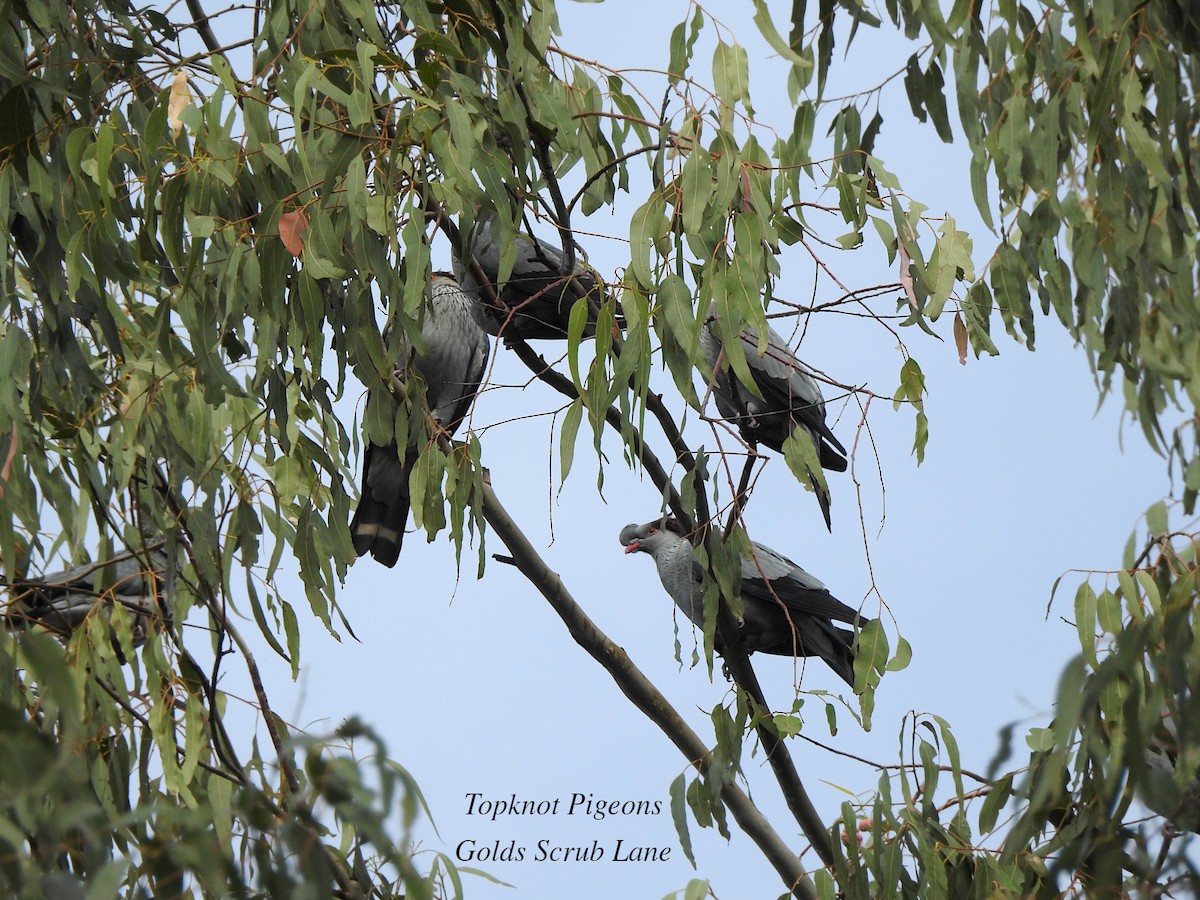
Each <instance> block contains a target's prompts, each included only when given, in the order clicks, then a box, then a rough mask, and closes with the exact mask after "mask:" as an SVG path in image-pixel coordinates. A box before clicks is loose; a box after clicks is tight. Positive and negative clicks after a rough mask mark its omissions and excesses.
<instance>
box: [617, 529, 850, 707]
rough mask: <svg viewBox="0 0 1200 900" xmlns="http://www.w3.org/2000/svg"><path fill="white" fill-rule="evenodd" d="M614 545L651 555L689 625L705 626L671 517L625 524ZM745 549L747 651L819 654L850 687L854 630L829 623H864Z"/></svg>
mask: <svg viewBox="0 0 1200 900" xmlns="http://www.w3.org/2000/svg"><path fill="white" fill-rule="evenodd" d="M620 540H621V544H622V545H623V546H624V547H625V552H626V553H634V552H637V551H641V552H642V553H649V554H650V555H651V556H652V557H653V558H654V564H655V565H656V566H657V567H658V577H659V578H660V579H662V583H663V587H664V588H666V589H667V593H668V594H670V595H671V598H672V599H673V600H674V601H675V604H676V606H678V607H679V608H680V609H681V610H683V613H684V615H686V616H687V617H688V618H689V619H690V620H691V621H692V623H693V624H695V625H697V626H701V627H703V624H704V599H703V594H704V592H703V582H704V571H703V567H702V566H701V565H700V562H699V561H698V560H697V559H696V557H695V555H694V554H693V552H692V543H691V541H689V540H688V539H687V537H686V536H685V535H684V534H683V533H682V530H681V529H680V527H679V524H678V523H677V522H676V521H675V520H674V519H662V520H656V521H653V522H647V523H646V524H644V525H626V526H625V527H624V528H622V529H621V538H620ZM751 547H752V548H753V556H752V557H751V558H748V559H743V560H742V580H741V584H740V586H739V592H740V594H741V598H742V606H743V619H742V623H741V635H742V639H743V641H744V646H745V650H746V652H747V653H755V652H758V653H770V654H774V655H777V656H819V657H820V658H821V659H823V660H824V661H825V662H826V664H827V665H828V666H829V668H831V669H833V671H834V672H835V673H836V674H837V675H838V677H839V678H841V679H842V680H843V681H845V682H846V683H847V684H848V685H850V686H851V687H854V633H853V632H852V631H848V630H847V629H844V628H838V627H837V626H835V625H834V624H833V622H834V621H838V622H846V623H848V624H850V625H856V626H858V627H859V628H861V627H862V626H864V625H866V624H867V622H868V621H870V620H869V619H866V618H863V617H862V616H860V615H859V614H858V613H857V612H856V611H855V610H853V609H851V608H850V607H849V606H847V605H846V604H844V603H842V602H841V601H840V600H838V599H837V598H836V597H834V596H833V595H832V594H830V593H829V591H828V590H826V588H825V585H823V584H822V583H821V582H820V581H818V580H817V579H816V578H814V577H813V576H811V575H809V574H808V573H807V572H805V571H804V570H803V569H802V568H800V567H799V566H798V565H796V564H795V563H794V562H792V561H791V560H790V559H788V558H787V557H785V556H781V555H780V554H778V553H776V552H775V551H774V550H772V549H771V548H770V547H764V546H763V545H762V544H759V543H756V542H753V541H752V542H751ZM764 576H765V577H764ZM789 619H790V620H791V621H790V623H789V621H788V620H789ZM717 649H718V650H720V649H721V648H720V647H718V648H717Z"/></svg>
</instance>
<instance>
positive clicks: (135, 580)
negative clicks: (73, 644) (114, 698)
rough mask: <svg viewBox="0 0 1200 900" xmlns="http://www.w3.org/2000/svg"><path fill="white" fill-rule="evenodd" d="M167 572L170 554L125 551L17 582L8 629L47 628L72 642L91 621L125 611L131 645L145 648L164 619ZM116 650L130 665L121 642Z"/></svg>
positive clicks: (7, 612) (8, 611)
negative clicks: (120, 609) (153, 627)
mask: <svg viewBox="0 0 1200 900" xmlns="http://www.w3.org/2000/svg"><path fill="white" fill-rule="evenodd" d="M147 563H148V564H149V565H147ZM166 568H167V557H166V554H165V553H164V552H163V551H162V549H161V548H158V549H155V550H152V551H150V552H149V553H133V552H130V551H125V552H122V553H119V554H116V555H115V556H113V557H112V558H111V559H108V560H105V561H103V562H97V563H92V564H89V565H85V566H77V567H75V568H73V569H67V570H65V571H62V572H55V573H53V574H50V575H44V576H42V577H41V578H29V577H25V578H21V579H16V580H14V581H13V583H12V584H10V585H9V595H10V597H11V600H10V601H9V603H8V606H7V608H6V609H5V613H4V621H5V626H6V627H7V628H8V629H9V630H12V631H19V630H24V629H28V628H32V627H41V628H43V629H46V630H47V631H50V632H52V633H53V634H55V635H58V636H59V637H61V638H63V639H67V638H69V637H70V636H71V635H72V634H73V633H74V632H75V631H76V630H77V629H78V628H80V627H81V626H82V625H83V624H84V623H85V622H86V621H87V619H88V617H89V616H98V615H111V610H112V608H113V607H115V606H118V605H119V606H121V607H123V608H124V609H125V611H126V612H127V614H128V616H129V621H130V634H129V639H130V643H131V644H132V646H134V647H140V646H141V645H142V644H143V643H145V640H146V635H147V630H148V629H149V627H150V626H151V623H152V622H155V621H158V618H159V614H160V609H161V603H162V600H163V587H164V580H163V579H164V575H165V573H166ZM112 644H113V647H114V648H115V649H116V651H117V655H118V656H119V657H121V661H122V662H124V661H125V660H124V658H123V654H122V653H121V649H120V642H119V641H118V640H117V638H116V637H115V636H114V637H113V641H112Z"/></svg>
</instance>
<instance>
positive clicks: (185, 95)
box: [167, 72, 192, 137]
mask: <svg viewBox="0 0 1200 900" xmlns="http://www.w3.org/2000/svg"><path fill="white" fill-rule="evenodd" d="M187 80H188V79H187V73H186V72H176V73H175V80H174V81H172V82H171V97H170V99H169V100H168V101H167V123H168V124H169V125H170V126H171V135H172V137H179V132H181V131H183V123H182V122H180V121H179V114H180V113H181V112H183V111H184V110H185V109H187V108H188V106H189V105H191V102H192V92H191V91H189V90H188V86H187Z"/></svg>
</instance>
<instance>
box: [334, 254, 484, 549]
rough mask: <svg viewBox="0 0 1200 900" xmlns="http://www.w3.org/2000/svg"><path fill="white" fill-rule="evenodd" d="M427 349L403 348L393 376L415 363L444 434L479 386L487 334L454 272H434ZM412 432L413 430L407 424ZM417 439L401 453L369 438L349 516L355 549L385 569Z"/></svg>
mask: <svg viewBox="0 0 1200 900" xmlns="http://www.w3.org/2000/svg"><path fill="white" fill-rule="evenodd" d="M421 338H422V341H423V342H424V344H425V352H424V353H418V352H417V351H416V349H415V348H414V347H410V346H406V347H403V348H401V352H400V358H399V359H398V360H397V361H396V369H395V376H396V378H397V379H398V380H400V381H401V382H403V381H404V380H405V379H406V377H407V373H408V367H409V366H414V367H415V368H416V369H418V370H419V371H420V373H421V376H422V378H423V379H424V380H425V398H426V401H427V403H428V404H429V411H430V413H431V414H432V415H433V418H434V419H435V420H436V421H437V422H438V423H440V425H441V427H442V429H443V430H444V431H445V432H446V433H447V434H454V432H455V431H456V430H457V429H458V426H459V425H460V424H461V423H462V420H463V419H464V418H465V417H466V415H467V411H468V410H469V409H470V408H471V401H472V400H474V399H475V394H476V393H477V392H478V391H479V383H480V382H481V381H482V380H483V373H484V369H485V368H486V367H487V360H488V337H487V335H486V334H484V332H483V329H481V328H480V327H479V323H478V322H477V321H476V319H475V312H474V300H473V299H472V298H471V297H470V296H469V295H467V294H466V293H465V292H464V291H463V290H462V288H461V287H459V284H458V281H457V280H455V278H454V276H453V275H450V274H449V273H447V272H435V273H434V275H433V279H432V297H431V301H430V306H429V309H428V310H427V312H426V315H425V321H424V323H423V325H422V327H421ZM412 431H413V434H414V436H415V435H418V434H420V430H419V429H415V428H414V429H412ZM419 453H420V446H419V445H418V444H417V443H415V437H414V443H412V444H410V445H409V446H408V447H406V448H405V450H404V454H403V456H401V454H400V450H399V448H398V447H397V445H396V442H395V441H393V442H392V443H390V444H387V445H386V446H379V445H378V444H368V445H367V451H366V454H365V456H364V458H363V479H362V497H361V499H360V500H359V501H358V509H356V510H355V512H354V518H353V519H352V520H351V522H350V535H351V539H352V540H353V542H354V551H355V552H356V553H357V554H358V555H359V556H362V555H363V554H364V553H368V552H369V553H370V554H371V555H372V556H373V557H375V559H377V560H378V561H379V562H381V563H383V564H384V565H385V566H387V567H389V568H391V567H392V566H394V565H395V564H396V560H397V559H399V558H400V546H401V544H402V543H403V541H404V527H405V525H406V524H407V523H408V510H409V503H410V497H409V486H408V478H409V474H410V473H411V472H412V469H413V466H415V465H416V463H417V457H418V455H419Z"/></svg>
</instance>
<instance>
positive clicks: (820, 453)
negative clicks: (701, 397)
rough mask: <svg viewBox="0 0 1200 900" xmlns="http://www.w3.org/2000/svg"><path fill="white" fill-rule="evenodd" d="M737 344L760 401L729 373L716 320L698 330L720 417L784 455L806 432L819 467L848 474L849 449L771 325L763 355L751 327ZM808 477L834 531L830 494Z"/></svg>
mask: <svg viewBox="0 0 1200 900" xmlns="http://www.w3.org/2000/svg"><path fill="white" fill-rule="evenodd" d="M738 339H739V340H740V341H741V348H742V352H743V353H744V354H745V357H746V365H747V367H748V368H749V369H750V375H751V376H752V377H753V379H754V385H755V387H757V388H758V391H759V393H760V394H762V396H761V397H756V396H754V393H753V392H752V391H751V390H750V389H749V388H748V387H746V386H745V385H744V384H742V383H741V382H740V381H739V380H738V377H737V375H736V374H735V373H734V372H732V371H730V368H729V361H728V359H726V358H725V353H724V350H725V347H724V344H723V343H722V341H721V336H720V333H719V330H718V327H717V321H716V316H713V315H710V316H709V317H708V318H707V319H706V320H705V322H704V325H703V326H702V327H701V329H700V349H701V350H702V351H703V353H704V359H705V361H706V362H707V364H708V370H707V371H706V372H705V376H706V378H707V379H708V380H709V382H710V383H711V384H712V388H713V396H714V397H715V399H716V401H717V409H718V410H720V413H721V415H722V416H724V417H725V418H726V419H728V420H729V421H730V422H733V423H734V424H735V425H737V427H738V430H739V431H740V432H741V433H742V437H744V438H745V439H746V440H747V441H748V442H749V443H750V444H751V445H756V444H766V445H767V446H768V447H770V448H771V449H772V450H775V451H777V452H780V453H782V452H783V442H784V441H785V440H787V438H788V436H789V435H790V434H791V433H792V431H793V430H794V429H796V428H802V429H804V431H805V432H807V434H808V436H809V437H811V438H812V442H813V446H814V447H815V448H816V449H817V457H818V459H819V460H820V462H821V468H823V469H829V470H830V471H833V472H845V471H846V448H845V447H843V446H842V444H841V442H840V441H839V440H838V439H837V438H836V437H834V436H833V432H832V431H830V430H829V426H828V425H826V424H825V398H824V396H822V394H821V387H820V385H818V384H817V382H816V379H814V378H813V377H812V376H811V375H809V374H808V369H807V367H806V366H805V365H804V363H802V362H800V360H799V359H797V358H796V355H795V354H794V353H792V351H791V348H790V347H788V345H787V343H786V342H785V341H784V339H783V338H781V337H780V336H779V335H778V334H777V333H776V331H775V329H773V328H771V327H770V326H769V325H768V326H767V347H766V351H765V352H764V353H761V354H760V353H759V350H758V334H757V333H756V332H755V331H754V330H752V329H751V328H748V327H747V328H743V329H742V330H741V332H740V333H739V334H738ZM808 476H809V483H810V484H811V485H812V488H813V491H814V492H815V493H816V495H817V502H818V503H819V504H820V505H821V514H822V515H823V516H824V517H825V527H826V528H829V529H830V530H832V529H833V525H832V522H831V520H830V515H829V492H828V491H827V490H825V489H824V488H823V487H821V484H820V481H819V480H818V479H817V477H816V475H815V474H814V473H813V472H812V470H811V469H810V470H809V473H808Z"/></svg>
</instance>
